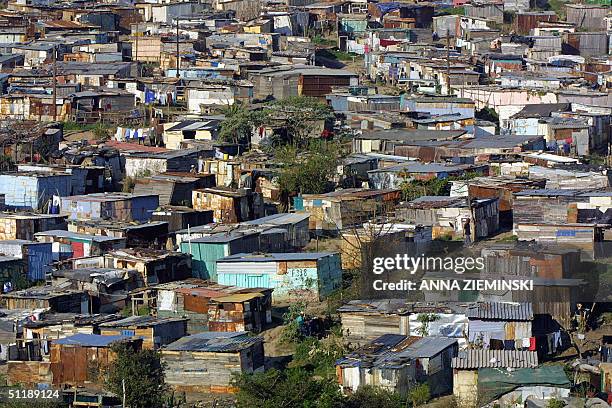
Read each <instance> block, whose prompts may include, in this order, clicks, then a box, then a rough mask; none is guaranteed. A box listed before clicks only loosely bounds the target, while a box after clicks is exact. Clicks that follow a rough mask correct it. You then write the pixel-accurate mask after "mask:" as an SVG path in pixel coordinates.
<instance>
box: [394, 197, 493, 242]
mask: <svg viewBox="0 0 612 408" xmlns="http://www.w3.org/2000/svg"><path fill="white" fill-rule="evenodd" d="M498 203H499V200H498V199H497V198H487V199H474V200H470V199H468V198H465V197H448V196H422V197H419V198H417V199H414V200H412V201H410V202H408V203H405V204H402V205H400V206H399V207H398V209H397V211H396V214H397V215H398V217H400V218H401V219H403V220H404V221H405V222H408V223H414V224H422V225H426V226H431V227H432V239H436V238H441V237H447V238H458V237H464V236H465V235H466V232H465V225H466V224H467V222H468V221H469V226H470V232H469V233H470V236H472V237H474V238H476V239H478V238H485V237H488V236H491V235H493V234H494V233H496V232H497V230H498V229H499V207H498Z"/></svg>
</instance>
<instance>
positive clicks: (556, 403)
mask: <svg viewBox="0 0 612 408" xmlns="http://www.w3.org/2000/svg"><path fill="white" fill-rule="evenodd" d="M563 407H565V403H564V402H563V401H561V400H558V399H556V398H551V399H550V401H548V404H546V408H563Z"/></svg>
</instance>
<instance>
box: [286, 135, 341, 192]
mask: <svg viewBox="0 0 612 408" xmlns="http://www.w3.org/2000/svg"><path fill="white" fill-rule="evenodd" d="M341 155H342V153H341V151H340V146H339V145H338V144H337V143H335V142H324V141H320V140H313V141H310V142H309V143H308V144H307V145H306V146H304V148H302V149H299V148H298V147H296V146H294V145H285V146H281V147H279V148H277V149H276V150H275V157H276V161H277V162H278V163H279V165H280V173H279V177H278V184H279V187H280V190H281V192H284V193H287V194H293V193H296V194H320V193H324V192H326V191H328V190H329V189H330V179H331V178H332V177H333V176H334V175H335V174H336V168H337V166H338V163H339V161H340V157H341Z"/></svg>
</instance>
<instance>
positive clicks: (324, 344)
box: [291, 335, 348, 379]
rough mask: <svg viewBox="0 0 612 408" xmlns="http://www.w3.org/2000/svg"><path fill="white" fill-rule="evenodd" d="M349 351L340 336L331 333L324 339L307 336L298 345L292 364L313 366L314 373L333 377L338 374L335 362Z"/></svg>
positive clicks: (324, 376)
mask: <svg viewBox="0 0 612 408" xmlns="http://www.w3.org/2000/svg"><path fill="white" fill-rule="evenodd" d="M347 351H348V349H347V347H346V346H345V345H344V342H343V341H342V337H340V336H335V335H331V336H328V337H326V338H325V339H323V340H319V339H317V338H316V337H307V338H306V339H304V341H302V342H300V343H299V344H298V345H297V347H296V349H295V354H294V355H293V361H292V363H291V364H292V365H293V366H297V367H308V368H311V369H312V372H313V374H314V375H316V376H319V377H322V378H329V379H333V378H334V377H335V375H336V365H335V363H336V361H337V360H338V359H339V358H341V357H342V356H344V355H345V354H346V353H347Z"/></svg>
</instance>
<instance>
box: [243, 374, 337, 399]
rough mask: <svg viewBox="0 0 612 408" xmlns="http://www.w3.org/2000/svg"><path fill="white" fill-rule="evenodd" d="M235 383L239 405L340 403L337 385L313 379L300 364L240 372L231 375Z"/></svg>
mask: <svg viewBox="0 0 612 408" xmlns="http://www.w3.org/2000/svg"><path fill="white" fill-rule="evenodd" d="M234 385H235V386H236V387H238V392H237V393H236V403H237V406H238V408H299V407H302V408H315V407H321V408H323V407H329V408H335V407H338V408H341V407H342V405H341V404H342V396H341V395H340V391H339V388H338V385H337V384H335V383H334V382H333V381H328V380H318V379H314V378H313V377H312V375H311V373H310V372H308V371H307V370H305V369H303V368H288V369H286V370H283V371H279V370H276V369H274V368H273V369H270V370H267V371H265V372H262V373H255V374H239V375H236V376H235V377H234Z"/></svg>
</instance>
